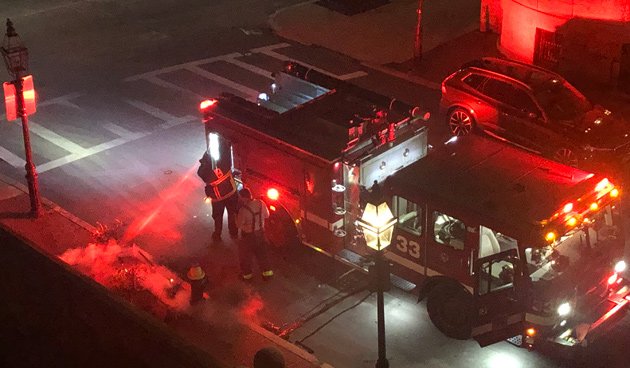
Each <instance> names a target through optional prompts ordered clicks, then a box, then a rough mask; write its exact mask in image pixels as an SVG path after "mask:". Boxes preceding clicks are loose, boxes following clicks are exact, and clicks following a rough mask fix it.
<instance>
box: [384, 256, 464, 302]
mask: <svg viewBox="0 0 630 368" xmlns="http://www.w3.org/2000/svg"><path fill="white" fill-rule="evenodd" d="M385 258H387V259H390V260H392V261H394V262H396V263H398V264H399V265H401V266H404V267H406V268H408V269H410V270H412V271H415V272H417V273H419V274H423V275H424V274H425V270H426V275H427V276H429V277H431V276H441V275H443V274H442V273H439V272H437V271H435V270H434V269H431V268H428V267H424V266H422V265H419V264H417V263H416V262H413V261H410V260H408V259H407V258H404V257H401V256H399V255H398V254H396V253H393V252H385ZM460 285H461V286H463V287H464V288H466V290H468V291H469V292H470V293H473V291H474V290H473V288H472V287H471V286H468V285H464V284H462V283H460Z"/></svg>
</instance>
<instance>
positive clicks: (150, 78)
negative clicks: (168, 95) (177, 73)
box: [145, 76, 204, 101]
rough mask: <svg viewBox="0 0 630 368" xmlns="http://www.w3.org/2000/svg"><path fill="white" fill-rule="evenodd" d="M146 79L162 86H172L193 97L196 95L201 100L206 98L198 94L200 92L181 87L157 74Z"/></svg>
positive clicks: (171, 87)
mask: <svg viewBox="0 0 630 368" xmlns="http://www.w3.org/2000/svg"><path fill="white" fill-rule="evenodd" d="M145 80H146V81H148V82H151V83H153V84H155V85H157V86H160V87H164V88H170V89H173V90H175V91H179V92H183V93H186V94H189V95H192V96H193V97H195V98H196V99H197V100H199V101H201V100H203V99H204V97H203V96H201V95H198V94H196V93H195V92H193V91H191V90H189V89H186V88H183V87H180V86H178V85H177V84H174V83H171V82H167V81H165V80H163V79H160V78H158V77H157V76H150V77H146V78H145Z"/></svg>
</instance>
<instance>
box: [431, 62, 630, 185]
mask: <svg viewBox="0 0 630 368" xmlns="http://www.w3.org/2000/svg"><path fill="white" fill-rule="evenodd" d="M440 109H441V110H442V112H443V113H445V114H446V119H447V122H448V125H449V128H450V132H451V133H452V134H453V135H457V136H461V135H466V134H469V133H471V132H473V131H475V130H477V131H480V132H485V133H487V134H489V135H491V136H493V137H495V138H498V139H501V140H505V141H508V142H510V143H512V144H515V145H518V146H520V147H522V148H524V149H527V150H529V151H533V152H535V153H537V154H540V155H543V156H546V157H549V158H551V159H554V160H556V161H559V162H562V163H565V164H569V165H572V166H579V167H582V168H586V169H594V170H598V171H604V172H606V171H616V172H619V171H620V170H624V169H621V168H622V167H627V165H628V164H629V163H630V129H629V128H628V125H627V124H624V123H623V122H622V121H620V120H618V119H614V118H613V116H612V113H611V112H610V111H608V110H606V109H604V108H602V107H601V106H593V105H592V104H591V103H590V102H589V101H588V100H587V98H586V97H584V95H582V94H581V93H580V92H579V91H578V90H577V89H576V88H574V87H573V86H572V85H571V84H569V83H568V82H567V81H566V80H564V79H563V78H562V77H561V76H559V75H558V74H556V73H554V72H551V71H549V70H546V69H542V68H539V67H536V66H533V65H529V64H524V63H520V62H517V61H512V60H505V59H497V58H483V59H480V60H475V61H472V62H469V63H467V64H465V65H464V66H463V67H462V68H461V69H460V70H458V71H457V72H455V73H453V74H452V75H450V76H449V77H447V78H446V79H445V80H444V81H443V82H442V99H441V100H440Z"/></svg>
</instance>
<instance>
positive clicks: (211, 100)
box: [199, 98, 218, 110]
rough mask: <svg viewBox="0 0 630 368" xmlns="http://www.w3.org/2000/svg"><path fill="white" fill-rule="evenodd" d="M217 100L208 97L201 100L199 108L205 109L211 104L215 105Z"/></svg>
mask: <svg viewBox="0 0 630 368" xmlns="http://www.w3.org/2000/svg"><path fill="white" fill-rule="evenodd" d="M217 102H218V101H217V100H215V99H214V98H213V99H210V100H203V101H201V103H199V110H205V109H207V108H209V107H212V106H214V105H216V104H217Z"/></svg>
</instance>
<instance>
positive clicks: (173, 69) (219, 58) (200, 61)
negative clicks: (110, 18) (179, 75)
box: [124, 52, 241, 82]
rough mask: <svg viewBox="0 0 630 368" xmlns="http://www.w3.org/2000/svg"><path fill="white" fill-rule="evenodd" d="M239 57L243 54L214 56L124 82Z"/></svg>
mask: <svg viewBox="0 0 630 368" xmlns="http://www.w3.org/2000/svg"><path fill="white" fill-rule="evenodd" d="M238 56H241V54H240V53H238V52H233V53H231V54H225V55H220V56H213V57H210V58H206V59H201V60H195V61H190V62H188V63H182V64H177V65H172V66H168V67H166V68H162V69H158V70H153V71H150V72H148V73H142V74H136V75H132V76H130V77H127V78H125V79H124V80H125V82H133V81H137V80H140V79H148V78H151V77H155V76H157V75H160V74H165V73H170V72H176V71H178V70H182V69H186V68H188V67H190V66H197V65H202V64H209V63H213V62H215V61H220V60H224V59H226V58H234V57H238Z"/></svg>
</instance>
